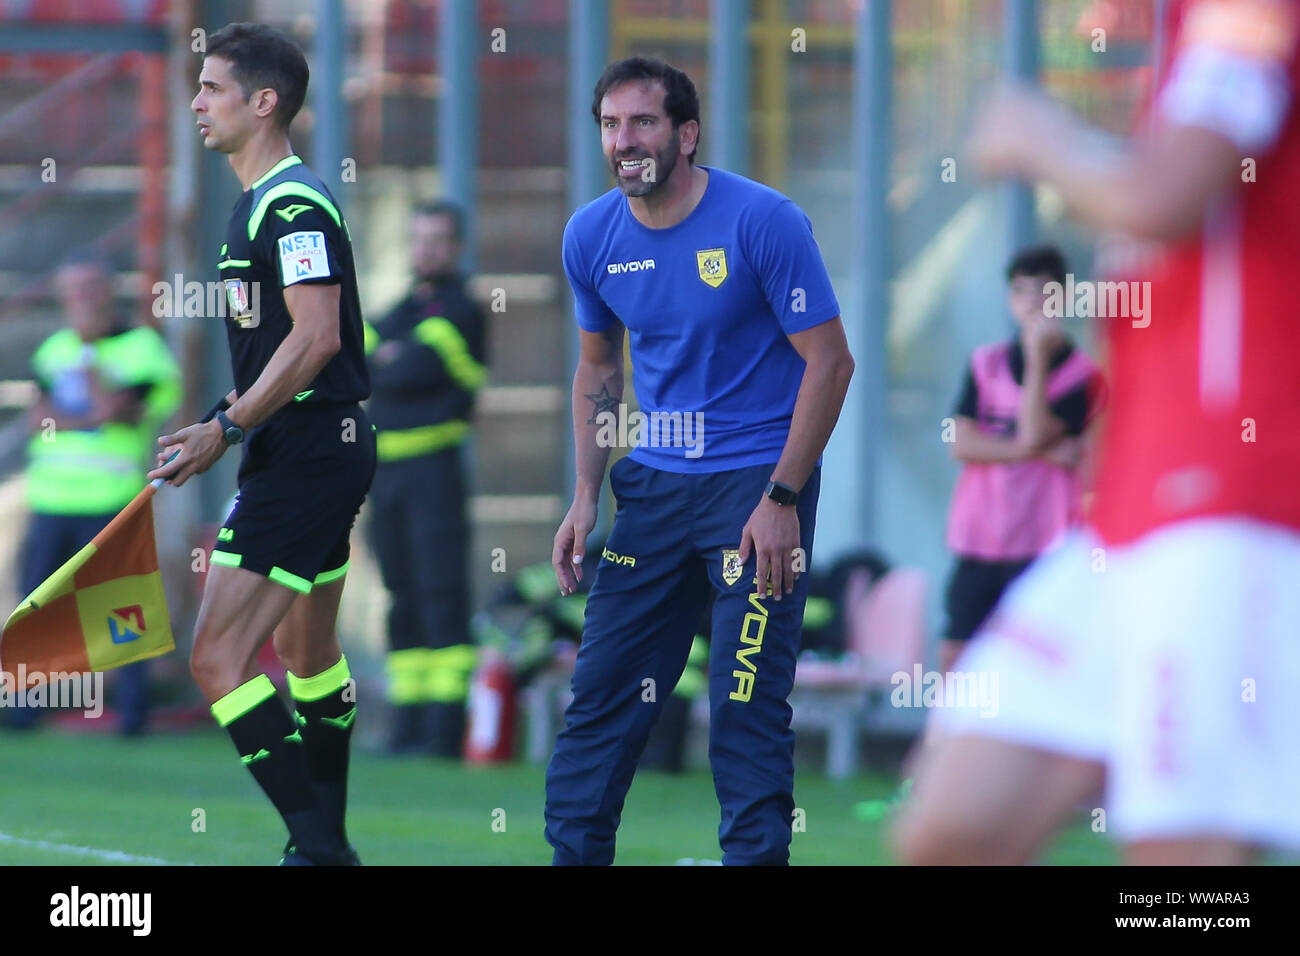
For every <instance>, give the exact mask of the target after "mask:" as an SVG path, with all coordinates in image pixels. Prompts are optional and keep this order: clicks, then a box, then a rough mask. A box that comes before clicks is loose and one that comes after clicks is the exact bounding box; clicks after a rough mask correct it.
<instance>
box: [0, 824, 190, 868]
mask: <svg viewBox="0 0 1300 956" xmlns="http://www.w3.org/2000/svg"><path fill="white" fill-rule="evenodd" d="M5 844H7V845H9V846H25V847H31V848H32V849H34V850H54V851H55V852H57V853H76V854H78V855H80V856H93V857H95V858H96V859H99V860H107V861H108V862H110V863H149V864H152V865H153V866H186V865H187V864H184V863H175V862H173V861H171V860H160V859H159V858H158V857H156V856H135V855H134V854H131V853H123V852H122V851H121V850H99V849H96V848H95V847H93V846H74V845H72V844H71V843H51V842H49V841H48V840H27V839H24V838H23V837H16V836H14V835H13V834H11V833H3V832H0V845H5Z"/></svg>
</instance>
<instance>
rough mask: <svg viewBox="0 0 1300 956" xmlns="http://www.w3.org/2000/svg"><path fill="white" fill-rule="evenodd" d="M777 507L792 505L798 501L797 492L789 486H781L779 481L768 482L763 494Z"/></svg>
mask: <svg viewBox="0 0 1300 956" xmlns="http://www.w3.org/2000/svg"><path fill="white" fill-rule="evenodd" d="M763 494H765V495H767V496H768V497H769V498H771V499H772V500H773V501H775V502H776V503H777V504H778V505H793V504H797V503H798V501H799V492H797V491H795V490H794V489H793V488H791V487H790V486H789V485H783V484H781V482H779V481H769V482H768V483H767V490H766V491H764V492H763Z"/></svg>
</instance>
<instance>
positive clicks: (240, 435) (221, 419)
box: [216, 410, 244, 445]
mask: <svg viewBox="0 0 1300 956" xmlns="http://www.w3.org/2000/svg"><path fill="white" fill-rule="evenodd" d="M216 417H217V424H218V425H220V426H221V434H222V437H224V438H225V439H226V444H227V445H238V444H239V443H240V442H241V441H243V440H244V430H243V429H242V428H240V427H239V426H238V425H236V424H235V423H234V422H232V421H231V420H230V417H229V416H228V415H227V414H226V413H225V411H224V410H223V411H219V412H217V416H216Z"/></svg>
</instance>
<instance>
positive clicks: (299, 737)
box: [150, 23, 375, 865]
mask: <svg viewBox="0 0 1300 956" xmlns="http://www.w3.org/2000/svg"><path fill="white" fill-rule="evenodd" d="M307 79H308V73H307V61H306V58H305V57H304V56H303V54H302V51H301V50H300V49H298V47H297V46H296V45H295V44H294V43H293V42H292V41H290V40H289V39H288V38H287V37H285V36H284V35H283V34H280V33H278V32H277V31H275V30H272V29H271V28H269V27H266V26H261V25H251V24H244V23H234V24H230V25H229V26H227V27H225V28H224V29H222V30H220V31H218V32H217V33H215V34H213V35H212V36H211V38H210V39H209V41H208V49H207V54H206V57H205V59H204V61H203V71H202V73H201V74H200V76H199V92H198V95H197V96H195V98H194V102H193V104H192V107H193V109H194V111H195V112H196V113H197V114H198V126H199V132H200V135H202V136H203V141H204V145H205V146H206V147H207V148H208V149H213V150H216V151H217V152H220V153H224V154H225V155H226V156H228V157H229V159H230V166H231V168H232V169H233V170H234V172H235V175H236V176H238V177H239V181H240V183H241V184H242V185H243V186H244V189H245V192H244V194H243V196H242V197H241V198H240V200H239V202H238V203H237V204H236V205H235V210H234V213H233V214H232V216H231V219H230V225H229V227H228V229H227V233H226V242H225V244H224V245H223V246H222V247H221V261H220V262H218V263H217V269H218V270H219V272H220V274H221V278H222V281H223V282H225V284H226V291H227V299H228V302H229V305H230V309H229V313H230V314H229V315H228V316H227V318H226V331H227V335H228V338H229V341H230V353H231V359H232V363H233V366H234V379H235V389H234V391H233V392H231V393H230V395H229V396H227V401H228V402H229V404H227V401H223V402H222V403H221V404H222V405H223V406H225V407H224V408H223V409H222V410H220V411H218V412H217V414H216V416H215V420H213V421H209V422H204V423H199V424H195V425H190V426H189V427H187V428H183V429H181V430H180V431H178V432H177V433H176V434H174V435H164V436H163V437H162V438H160V439H159V442H160V444H162V445H164V446H165V447H164V450H163V452H162V454H160V455H159V461H160V462H161V461H163V460H165V459H166V457H167V456H168V455H170V454H171V453H172V452H174V451H176V450H179V452H180V456H179V457H178V458H177V459H176V460H175V461H172V462H171V463H169V464H167V465H163V466H160V467H159V468H156V469H155V470H154V471H153V472H151V473H150V477H151V478H155V477H166V478H169V479H170V480H171V483H172V484H175V485H181V484H184V483H185V481H186V480H187V479H189V478H190V477H191V476H193V475H197V474H201V473H202V472H204V471H206V470H207V469H208V468H210V467H211V466H212V464H213V463H214V462H215V461H216V460H217V459H219V458H220V457H221V455H222V454H223V453H224V452H225V451H226V449H227V447H229V446H230V445H232V444H240V443H244V457H243V461H242V462H241V464H240V468H239V497H238V499H237V503H236V505H235V509H234V510H233V511H232V512H231V513H230V516H229V517H227V518H226V522H225V526H224V527H223V528H222V529H221V531H220V532H219V533H218V535H217V546H216V548H215V549H214V550H213V552H212V559H211V568H210V570H209V572H208V576H207V583H206V586H205V588H204V592H203V603H202V605H201V606H200V608H199V615H198V621H197V622H196V624H195V633H194V651H193V657H192V660H191V668H192V670H193V672H194V677H195V680H197V681H198V684H199V687H200V689H201V690H202V691H203V693H204V694H205V695H207V698H208V700H210V701H211V702H212V714H213V716H214V717H215V718H216V719H217V722H218V723H220V724H221V725H222V726H223V727H225V728H226V730H227V731H229V733H230V736H231V738H232V739H233V740H234V743H235V746H236V748H237V749H238V750H239V754H240V757H241V759H242V760H243V762H244V764H245V765H246V766H247V767H248V769H249V770H250V771H251V772H252V774H253V776H254V778H256V780H257V782H258V784H260V785H261V787H262V789H263V790H264V791H265V792H266V795H267V796H268V797H269V798H270V799H271V802H272V803H274V804H275V807H276V809H277V810H279V811H280V815H281V816H282V817H283V818H284V822H285V825H286V826H287V827H288V829H289V846H288V847H286V851H285V858H284V860H283V861H282V862H284V863H286V864H288V865H326V864H350V863H356V862H357V860H356V854H355V853H354V852H352V849H351V847H349V846H348V845H347V836H346V834H345V831H344V825H343V820H344V813H345V807H346V799H347V770H348V744H349V738H350V736H351V732H352V724H353V721H354V719H355V717H356V697H355V694H354V693H353V687H354V685H353V682H352V680H351V678H350V675H349V672H348V664H347V660H346V658H344V657H343V655H342V652H341V651H340V648H339V643H338V637H337V636H336V634H335V630H334V628H335V621H336V618H337V614H338V606H339V598H340V597H341V595H342V593H343V581H344V575H345V574H346V572H347V568H348V557H349V553H350V552H349V545H348V537H349V534H350V532H351V529H352V523H353V521H354V519H355V518H356V515H357V512H358V510H359V509H360V507H361V503H362V501H363V500H364V498H365V496H366V491H367V490H368V489H369V487H370V482H371V479H372V478H373V476H374V472H375V439H374V434H373V431H372V429H371V426H370V423H369V421H368V419H367V418H366V416H365V413H364V412H363V411H362V410H361V406H360V405H358V404H357V403H358V402H360V401H361V400H362V399H364V398H366V397H367V396H368V395H369V393H370V382H369V378H368V377H367V374H366V366H365V357H364V354H363V350H362V345H363V333H362V320H361V308H360V305H359V300H358V297H357V285H356V273H355V269H354V266H353V262H352V245H351V242H350V240H349V238H348V229H347V225H346V223H345V222H344V221H343V219H342V217H341V216H340V214H339V211H338V208H337V207H336V206H335V204H334V200H333V199H332V198H331V196H330V193H329V190H328V189H327V187H326V186H325V184H324V182H322V181H321V179H320V178H319V177H317V176H316V175H315V174H314V173H312V172H311V171H310V170H309V169H308V168H307V167H306V166H304V165H303V164H302V160H300V159H299V158H298V157H297V156H295V155H294V154H293V150H292V148H291V147H290V145H289V137H288V130H289V123H290V122H291V121H292V120H293V117H294V115H295V114H296V113H297V112H298V109H299V108H300V107H301V106H302V102H303V98H304V97H305V96H306V93H307ZM245 439H247V440H246V441H245ZM272 632H274V634H275V649H276V652H277V653H278V654H279V655H280V659H281V660H282V661H283V662H284V664H285V666H286V667H287V668H288V670H289V689H290V691H291V692H292V694H293V697H294V701H295V705H296V708H297V715H296V717H297V719H296V720H295V719H294V717H293V716H291V715H290V714H289V712H288V710H286V709H285V706H284V704H283V703H281V701H280V698H279V697H278V696H276V693H275V687H274V686H273V685H272V684H271V680H270V678H268V677H267V676H266V675H265V674H261V673H258V671H257V667H256V664H255V658H256V656H257V652H258V650H259V649H260V648H261V647H262V645H263V644H265V643H266V641H267V639H268V638H270V637H271V635H272Z"/></svg>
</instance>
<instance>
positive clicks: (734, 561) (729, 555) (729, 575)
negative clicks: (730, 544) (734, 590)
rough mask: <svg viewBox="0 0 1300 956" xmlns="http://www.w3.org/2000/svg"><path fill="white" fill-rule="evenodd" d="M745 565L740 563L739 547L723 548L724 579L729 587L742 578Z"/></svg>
mask: <svg viewBox="0 0 1300 956" xmlns="http://www.w3.org/2000/svg"><path fill="white" fill-rule="evenodd" d="M744 570H745V566H744V565H743V564H741V563H740V549H739V548H723V549H722V580H723V583H725V584H726V585H727V586H728V587H730V586H731V585H733V584H735V583H736V582H737V581H739V580H740V575H741V574H742V573H744Z"/></svg>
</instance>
